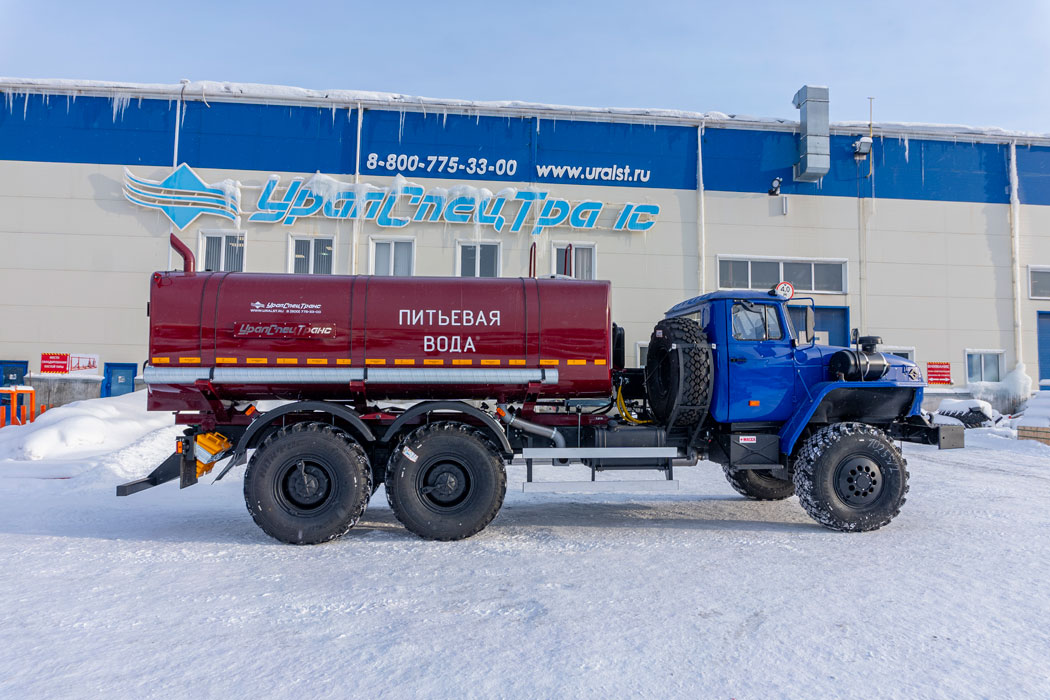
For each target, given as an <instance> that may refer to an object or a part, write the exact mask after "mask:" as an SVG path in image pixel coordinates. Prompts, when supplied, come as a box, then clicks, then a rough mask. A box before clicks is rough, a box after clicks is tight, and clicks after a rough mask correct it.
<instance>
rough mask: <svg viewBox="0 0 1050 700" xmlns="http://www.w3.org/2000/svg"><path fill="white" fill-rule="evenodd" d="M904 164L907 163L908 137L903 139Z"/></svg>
mask: <svg viewBox="0 0 1050 700" xmlns="http://www.w3.org/2000/svg"><path fill="white" fill-rule="evenodd" d="M904 162H905V163H907V162H908V137H907V136H905V137H904Z"/></svg>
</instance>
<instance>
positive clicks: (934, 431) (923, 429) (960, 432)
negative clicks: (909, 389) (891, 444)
mask: <svg viewBox="0 0 1050 700" xmlns="http://www.w3.org/2000/svg"><path fill="white" fill-rule="evenodd" d="M887 432H888V433H889V435H890V437H892V438H894V439H895V440H903V441H904V442H914V443H918V444H920V445H937V448H938V449H941V450H954V449H959V448H961V447H965V446H966V435H965V429H964V428H963V427H962V426H961V425H934V424H932V423H930V422H929V421H927V420H926V419H925V418H922V417H921V416H909V417H908V420H907V421H905V422H901V423H894V424H893V425H891V426H890V429H889V430H888V431H887Z"/></svg>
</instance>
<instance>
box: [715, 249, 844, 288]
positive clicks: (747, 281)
mask: <svg viewBox="0 0 1050 700" xmlns="http://www.w3.org/2000/svg"><path fill="white" fill-rule="evenodd" d="M783 281H787V282H790V283H791V284H792V286H794V287H795V291H797V292H826V293H832V294H845V292H846V263H845V262H844V261H830V262H829V261H823V260H769V259H762V258H750V259H745V258H721V257H720V258H719V259H718V286H719V288H721V289H772V288H773V287H775V286H776V285H777V284H778V283H779V282H783Z"/></svg>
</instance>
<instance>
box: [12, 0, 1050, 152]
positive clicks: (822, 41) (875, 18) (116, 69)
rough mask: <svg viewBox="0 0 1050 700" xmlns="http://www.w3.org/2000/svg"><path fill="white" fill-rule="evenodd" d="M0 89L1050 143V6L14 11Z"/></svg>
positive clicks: (229, 6)
mask: <svg viewBox="0 0 1050 700" xmlns="http://www.w3.org/2000/svg"><path fill="white" fill-rule="evenodd" d="M0 75H6V76H13V77H33V78H45V77H46V78H51V77H55V78H84V79H95V80H123V81H135V82H167V83H173V82H177V81H178V80H179V79H180V78H189V79H191V80H228V81H240V82H257V83H272V84H282V85H296V86H301V87H309V88H320V89H324V88H342V89H363V90H379V91H386V92H402V93H408V94H415V95H426V96H431V97H452V98H463V99H478V100H496V99H501V100H502V99H516V100H527V101H534V102H549V103H559V104H580V105H596V106H619V107H662V108H669V109H687V110H695V111H712V110H717V111H721V112H727V113H730V114H750V115H756V116H767V117H789V118H797V117H796V115H797V112H796V111H795V110H794V108H793V107H792V106H791V96H792V95H793V94H794V93H795V90H796V89H797V88H798V87H799V86H800V85H802V84H803V83H807V82H808V83H811V84H824V85H828V86H829V87H830V88H831V117H832V119H833V120H836V121H838V120H867V118H868V102H867V97H868V96H869V95H871V96H874V97H875V98H876V100H875V119H876V121H914V122H936V123H942V122H948V123H961V124H971V125H977V126H986V125H987V126H1001V127H1005V128H1010V129H1018V130H1023V131H1034V132H1039V133H1046V132H1050V2H1048V1H1047V0H1027V1H1021V2H999V3H989V2H987V0H982V1H981V2H970V1H967V0H963V1H960V2H943V3H942V2H925V1H923V0H911V1H910V2H899V1H898V0H891V1H882V2H868V3H855V2H842V1H839V2H832V1H830V0H829V1H828V2H810V1H800V0H784V1H783V2H766V1H764V0H761V1H760V0H754V1H741V2H725V1H724V0H723V1H722V2H711V3H704V2H680V1H669V2H659V1H655V2H617V1H616V0H608V1H606V2H576V3H573V2H569V1H568V0H565V1H563V2H548V1H547V0H519V2H515V3H505V2H498V1H497V0H489V1H487V2H454V1H451V0H447V1H445V2H416V1H414V0H403V1H402V2H393V1H389V0H388V1H386V2H377V1H372V2H367V3H363V2H342V3H338V2H325V1H323V0H312V1H311V2H280V3H276V2H265V1H262V0H260V1H259V2H255V3H240V2H222V1H221V0H216V1H213V2H210V3H200V2H195V1H192V0H187V1H184V2H171V3H155V2H145V1H141V0H140V1H138V2H130V3H120V2H112V3H107V2H97V3H96V2H83V1H81V2H61V1H60V2H47V3H43V2H35V3H31V2H15V1H13V0H0Z"/></svg>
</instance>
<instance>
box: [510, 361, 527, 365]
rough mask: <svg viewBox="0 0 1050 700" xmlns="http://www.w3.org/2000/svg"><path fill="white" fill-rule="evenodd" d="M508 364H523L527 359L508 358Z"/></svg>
mask: <svg viewBox="0 0 1050 700" xmlns="http://www.w3.org/2000/svg"><path fill="white" fill-rule="evenodd" d="M507 364H508V365H523V364H525V360H507Z"/></svg>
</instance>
